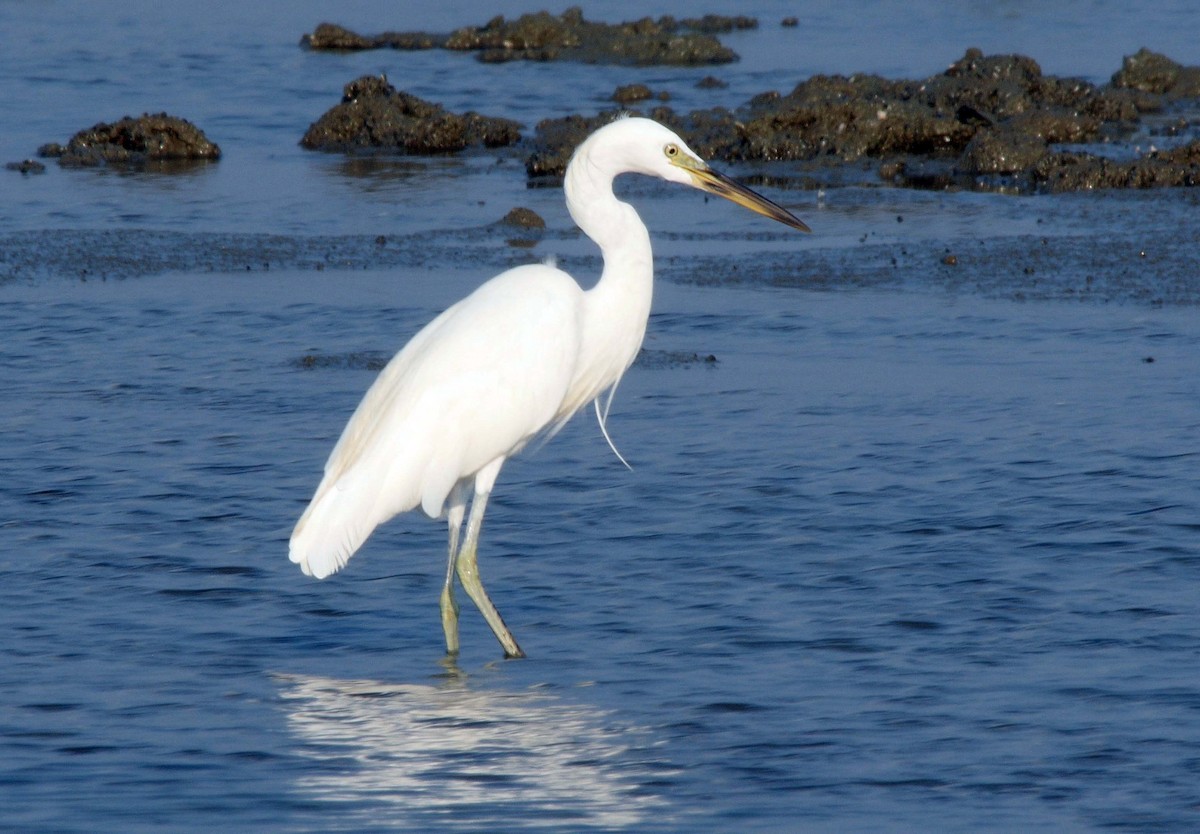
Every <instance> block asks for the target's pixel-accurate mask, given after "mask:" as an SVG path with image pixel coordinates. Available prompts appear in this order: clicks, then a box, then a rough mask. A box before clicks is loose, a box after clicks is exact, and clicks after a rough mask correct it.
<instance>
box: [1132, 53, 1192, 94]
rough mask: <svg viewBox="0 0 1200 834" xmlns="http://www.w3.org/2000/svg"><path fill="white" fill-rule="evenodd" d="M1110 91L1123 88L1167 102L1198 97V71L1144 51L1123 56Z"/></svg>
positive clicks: (1165, 57) (1163, 56)
mask: <svg viewBox="0 0 1200 834" xmlns="http://www.w3.org/2000/svg"><path fill="white" fill-rule="evenodd" d="M1112 85H1113V86H1114V87H1118V88H1119V87H1127V88H1130V89H1134V90H1140V91H1141V92H1144V93H1156V94H1161V95H1167V96H1169V97H1171V98H1196V97H1200V67H1185V66H1182V65H1180V64H1177V63H1175V62H1174V61H1172V60H1171V59H1170V58H1168V57H1167V56H1166V55H1160V54H1159V53H1157V52H1151V51H1150V50H1149V49H1146V48H1145V47H1143V48H1141V49H1139V50H1138V51H1137V53H1136V54H1134V55H1127V56H1125V60H1124V61H1122V63H1121V69H1120V70H1118V71H1117V72H1116V73H1114V74H1113V77H1112Z"/></svg>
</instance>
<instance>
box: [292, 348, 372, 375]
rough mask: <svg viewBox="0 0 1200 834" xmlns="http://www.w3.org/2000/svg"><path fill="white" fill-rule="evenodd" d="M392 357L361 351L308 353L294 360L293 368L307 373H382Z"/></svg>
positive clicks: (370, 351)
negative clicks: (320, 371) (317, 371)
mask: <svg viewBox="0 0 1200 834" xmlns="http://www.w3.org/2000/svg"><path fill="white" fill-rule="evenodd" d="M391 358H392V357H391V356H390V355H388V354H386V353H381V352H379V351H373V350H360V351H354V352H353V353H339V354H328V353H306V354H304V355H303V356H301V357H300V358H299V359H294V360H292V362H291V364H292V366H293V367H296V368H301V369H303V370H306V371H314V370H324V369H329V368H332V369H334V370H348V371H374V372H378V371H382V370H383V369H384V367H385V366H386V365H387V363H388V360H389V359H391Z"/></svg>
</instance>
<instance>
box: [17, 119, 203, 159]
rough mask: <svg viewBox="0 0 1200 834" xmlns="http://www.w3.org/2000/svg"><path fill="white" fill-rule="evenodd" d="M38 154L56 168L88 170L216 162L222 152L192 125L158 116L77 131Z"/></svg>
mask: <svg viewBox="0 0 1200 834" xmlns="http://www.w3.org/2000/svg"><path fill="white" fill-rule="evenodd" d="M38 155H39V156H42V157H51V158H57V159H58V163H59V165H63V166H67V167H71V166H75V167H88V166H96V165H105V164H127V165H144V164H146V163H149V162H178V161H196V160H201V161H209V160H217V159H220V157H221V149H220V148H219V147H218V146H217V145H216V144H214V143H213V142H210V141H209V140H208V137H206V136H205V135H204V132H203V131H202V130H200V129H199V128H198V127H196V126H195V125H193V124H192V123H191V122H189V121H187V120H185V119H180V118H178V117H176V116H168V115H167V114H166V113H157V114H154V115H150V114H145V115H142V116H140V117H138V118H136V119H134V118H131V117H129V116H126V117H125V118H123V119H121V120H120V121H117V122H112V123H111V124H110V123H104V122H101V123H100V124H97V125H95V126H93V127H90V128H88V129H86V130H81V131H79V132H78V133H76V134H75V135H74V136H72V137H71V138H70V140H68V141H67V144H66V145H59V144H57V143H53V142H52V143H50V144H48V145H42V147H40V148H38Z"/></svg>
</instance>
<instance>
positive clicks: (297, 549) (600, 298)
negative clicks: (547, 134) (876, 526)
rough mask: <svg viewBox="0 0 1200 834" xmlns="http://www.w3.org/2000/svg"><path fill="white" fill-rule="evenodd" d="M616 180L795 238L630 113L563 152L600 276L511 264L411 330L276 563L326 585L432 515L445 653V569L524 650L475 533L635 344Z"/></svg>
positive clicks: (647, 257)
mask: <svg viewBox="0 0 1200 834" xmlns="http://www.w3.org/2000/svg"><path fill="white" fill-rule="evenodd" d="M621 173H642V174H649V175H652V176H658V177H661V178H663V179H666V180H671V181H674V182H679V183H682V184H685V185H692V186H694V187H698V188H703V189H704V190H707V191H710V192H712V193H716V194H719V195H721V196H723V197H727V198H729V199H732V200H734V201H735V202H738V203H741V204H742V205H745V206H747V207H748V208H751V209H753V210H754V211H757V212H759V213H761V214H764V215H767V216H769V217H772V218H773V219H776V220H779V221H781V222H783V223H787V224H788V225H790V226H792V227H794V228H798V229H802V230H805V231H807V227H806V226H805V225H804V224H803V223H802V222H801V221H799V220H798V219H796V218H795V217H793V216H792V215H791V214H790V213H789V212H787V211H786V210H784V209H782V208H780V207H779V206H777V205H775V204H774V203H771V202H769V201H768V200H766V199H765V198H763V197H761V196H759V195H757V194H755V193H754V192H752V191H750V190H749V189H746V188H745V187H743V186H740V185H738V184H737V183H735V182H733V181H732V180H729V179H727V178H725V177H724V176H722V175H720V174H718V173H716V172H715V171H713V170H712V169H711V168H709V167H708V166H707V165H705V164H704V163H703V162H701V161H700V160H699V158H698V157H696V155H695V154H694V153H692V152H691V151H690V150H689V149H688V148H687V146H686V145H685V144H684V142H683V140H681V139H680V138H679V137H678V136H676V135H675V134H674V133H673V132H671V131H670V130H668V129H667V128H665V127H663V126H661V125H659V124H657V123H656V122H653V121H650V120H648V119H641V118H628V119H622V120H619V121H616V122H613V123H612V124H610V125H607V126H606V127H603V128H601V129H600V130H598V131H596V132H595V133H594V134H592V136H590V137H589V138H588V139H587V140H586V141H585V142H583V143H582V144H581V145H580V146H579V148H578V149H577V150H576V152H575V155H574V156H573V157H572V160H571V163H570V165H569V166H568V168H567V173H566V178H565V182H564V188H565V191H566V198H567V207H568V209H569V210H570V212H571V216H572V217H573V218H574V220H575V222H576V223H577V224H578V225H579V227H580V228H581V229H582V230H583V231H584V232H585V233H586V234H587V235H588V236H589V237H591V238H592V240H594V241H595V242H596V243H597V244H598V245H599V246H600V249H601V251H602V252H603V254H604V271H603V273H602V275H601V278H600V280H599V282H597V284H596V285H595V286H594V287H593V288H592V289H590V290H586V291H585V290H583V289H581V288H580V286H579V285H578V284H577V283H576V282H575V280H574V279H573V278H571V276H570V275H568V274H567V273H565V272H563V271H562V270H560V269H557V268H555V267H553V266H549V265H545V264H535V265H529V266H522V267H517V268H516V269H510V270H508V271H507V272H504V273H501V274H500V275H498V276H496V277H495V278H493V279H492V280H490V281H488V282H487V283H485V284H483V285H482V286H481V287H479V289H477V290H475V292H473V293H471V294H470V295H469V296H467V297H466V298H464V299H463V300H461V301H459V302H458V303H457V304H455V305H453V306H452V307H450V308H449V309H447V310H446V311H445V312H443V313H442V314H441V315H439V316H438V317H437V318H435V319H434V320H433V321H432V322H430V323H429V324H428V325H426V326H425V327H424V328H423V329H422V330H421V331H420V332H419V333H417V335H416V336H414V337H413V338H412V340H411V341H410V342H409V343H408V344H407V345H405V347H404V348H403V349H402V350H401V351H400V352H399V353H397V354H396V356H395V357H394V358H393V359H392V360H391V362H389V363H388V365H387V367H386V368H384V370H383V371H382V372H381V373H380V375H379V377H378V379H376V380H375V383H374V384H373V385H372V386H371V388H370V390H368V391H367V393H366V396H364V397H363V400H362V402H361V403H360V404H359V406H358V408H357V410H356V411H355V412H354V415H353V416H352V417H351V418H350V422H349V423H348V424H347V425H346V428H345V430H344V431H343V432H342V436H341V438H340V439H339V440H338V442H337V445H336V446H335V447H334V449H333V452H332V454H331V455H330V456H329V460H328V462H327V463H326V464H325V474H324V477H323V478H322V480H321V483H320V485H319V486H318V487H317V490H316V493H315V494H314V495H313V498H312V501H311V503H310V504H309V506H308V509H307V510H305V512H304V514H303V515H302V516H301V517H300V520H299V522H297V524H296V528H295V530H294V531H293V533H292V538H291V544H290V554H289V555H290V557H291V560H292V561H293V562H296V563H298V564H299V565H300V567H301V569H302V570H303V571H304V572H305V573H306V574H310V575H312V576H315V577H317V578H324V577H326V576H328V575H329V574H331V573H333V572H335V571H337V570H339V569H341V568H342V567H344V566H345V565H346V562H347V561H348V560H349V559H350V557H351V556H352V555H354V553H355V551H357V550H358V548H359V547H360V546H361V545H362V544H363V542H364V541H366V539H367V537H368V536H370V535H371V532H372V531H373V530H374V529H375V528H376V527H377V526H378V525H380V524H382V523H384V522H385V521H387V520H388V519H390V518H392V517H393V516H395V515H397V514H398V513H402V512H405V511H408V510H411V509H414V508H416V507H417V506H420V507H421V508H422V509H423V510H424V512H425V513H426V514H427V515H429V516H430V517H438V516H441V515H443V514H445V515H447V517H448V519H449V525H450V554H449V561H448V564H447V571H446V582H445V585H444V587H443V591H442V602H441V607H442V624H443V629H444V631H445V636H446V645H447V650H448V651H449V652H450V653H452V654H453V653H455V652H457V650H458V627H457V620H458V617H457V615H458V606H457V603H456V602H455V601H454V594H453V580H454V576H455V575H456V574H457V576H458V577H459V579H460V581H461V582H462V584H463V587H464V589H465V590H466V591H467V593H468V594H469V595H470V596H471V598H472V599H473V600H474V601H475V603H476V605H477V606H478V607H479V608H480V610H481V612H482V613H483V614H484V616H485V618H486V619H487V620H488V623H489V625H490V626H491V627H492V630H493V632H494V633H495V634H496V637H497V639H499V640H500V642H501V644H502V645H503V647H504V650H505V653H506V654H507V655H508V656H511V657H519V656H522V655H523V652H522V651H521V649H520V647H519V646H517V643H516V641H515V640H514V639H513V637H512V634H511V633H510V632H509V630H508V628H507V627H506V626H505V625H504V623H503V620H501V619H500V616H499V613H498V612H497V611H496V610H495V606H494V605H492V603H491V600H490V599H488V597H487V594H486V592H485V591H484V589H483V584H482V582H481V581H480V580H479V575H478V567H477V561H476V546H477V541H478V534H479V527H480V525H481V524H482V520H483V512H484V508H485V507H486V504H487V498H488V495H489V494H490V493H491V489H492V486H493V484H494V482H495V479H496V477H497V475H498V474H499V471H500V467H501V466H502V465H503V463H504V461H505V460H506V459H507V458H509V457H511V456H512V455H514V454H516V453H517V452H519V451H520V450H521V449H522V448H523V447H524V446H525V445H526V444H527V443H529V441H530V440H531V439H533V438H535V437H537V436H539V435H542V434H546V433H553V432H554V431H556V430H557V429H558V428H559V427H561V426H562V425H563V424H564V423H565V422H566V421H567V420H569V419H570V418H571V416H572V415H573V414H574V413H575V412H576V411H578V410H579V408H580V407H582V406H584V405H586V404H587V403H589V402H591V401H593V400H595V399H597V398H598V397H599V396H600V395H601V394H603V393H604V392H605V391H606V390H609V389H611V388H612V387H613V386H615V385H616V384H617V382H618V381H619V380H620V378H621V376H622V375H623V374H624V373H625V371H626V369H628V367H629V366H630V364H631V363H632V362H633V360H634V357H636V355H637V352H638V349H639V348H640V347H641V343H642V337H643V336H644V335H645V330H646V322H647V319H648V317H649V314H650V300H651V295H652V285H653V264H652V256H651V250H650V239H649V235H648V233H647V232H646V227H645V226H644V225H643V224H642V222H641V219H640V218H639V217H638V215H637V213H636V212H635V211H634V210H633V208H632V207H631V206H629V205H628V204H626V203H622V202H621V201H619V200H617V198H616V197H615V196H614V195H613V191H612V182H613V179H614V177H616V176H617V175H618V174H621ZM606 436H607V434H606ZM472 493H474V499H473V501H472V503H471V517H470V521H469V522H468V526H467V536H466V539H465V540H464V541H463V544H462V547H461V549H460V548H458V546H457V545H458V538H459V530H460V528H461V523H462V520H463V516H464V513H465V507H466V503H467V501H468V499H469V498H470V496H471V494H472Z"/></svg>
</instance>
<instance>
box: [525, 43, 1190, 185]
mask: <svg viewBox="0 0 1200 834" xmlns="http://www.w3.org/2000/svg"><path fill="white" fill-rule="evenodd" d="M1198 79H1200V68H1194V67H1181V66H1180V65H1178V64H1176V63H1175V62H1173V61H1170V59H1167V58H1164V57H1163V56H1158V55H1155V54H1154V53H1150V52H1147V51H1145V50H1143V51H1141V52H1139V53H1138V54H1137V55H1135V56H1133V57H1131V58H1127V59H1126V60H1125V66H1124V67H1123V69H1122V70H1121V72H1118V73H1117V74H1116V76H1114V78H1113V82H1112V83H1111V84H1108V85H1101V86H1097V85H1095V84H1092V83H1089V82H1087V81H1084V80H1081V79H1076V78H1059V77H1054V76H1046V75H1044V74H1043V73H1042V71H1041V67H1040V66H1039V65H1038V64H1037V62H1036V61H1034V60H1033V59H1032V58H1028V57H1026V56H1022V55H994V56H986V55H984V54H983V53H982V52H980V51H979V50H977V49H970V50H967V52H966V54H965V55H964V56H963V57H962V58H961V59H960V60H958V61H956V62H955V63H954V64H952V65H951V66H950V67H949V68H948V69H947V70H946V71H945V72H944V73H942V74H941V75H937V76H933V77H931V78H927V79H924V80H889V79H886V78H881V77H879V76H876V75H853V76H824V75H819V76H814V77H812V78H810V79H808V80H807V81H804V82H802V83H801V84H798V85H797V86H796V87H795V88H794V89H793V90H792V91H791V92H790V93H788V94H786V95H781V94H779V93H763V94H761V95H759V96H756V97H755V98H753V99H751V100H750V101H749V102H748V103H747V104H746V105H744V106H743V107H741V108H739V109H737V110H734V111H731V110H725V109H720V108H717V109H712V110H698V111H693V112H691V113H688V114H679V113H676V112H674V111H673V110H671V109H670V108H667V107H663V106H657V107H654V108H653V109H652V110H651V111H650V112H648V113H647V115H649V116H651V117H653V118H656V119H658V120H659V121H662V122H664V123H665V124H667V125H669V126H670V127H672V128H673V129H675V130H677V131H678V132H680V133H681V134H682V135H683V136H684V138H685V139H686V140H687V141H688V144H689V145H691V146H692V148H693V149H695V150H696V151H697V152H698V153H700V154H701V155H703V156H705V157H709V158H718V159H724V160H732V161H757V162H773V161H787V162H798V163H805V164H806V165H808V166H809V167H810V168H812V167H822V166H824V167H832V166H838V165H841V166H843V167H844V164H845V163H852V162H859V161H862V160H871V161H875V162H876V163H877V164H878V173H879V175H880V176H881V177H882V178H883V179H884V180H886V181H888V182H891V183H893V184H896V185H901V186H909V187H918V188H970V189H981V190H987V189H1001V190H1013V191H1036V190H1050V191H1063V190H1076V189H1092V188H1129V187H1152V186H1161V185H1191V184H1195V182H1196V180H1197V176H1198V174H1200V171H1197V169H1196V163H1195V160H1196V158H1197V156H1198V155H1200V151H1198V150H1197V148H1196V146H1195V143H1193V144H1192V145H1187V146H1184V147H1182V148H1176V149H1175V150H1172V151H1152V152H1150V153H1148V154H1146V155H1145V156H1142V157H1139V158H1130V159H1124V160H1120V159H1111V158H1108V157H1111V156H1112V154H1111V153H1110V154H1107V155H1106V156H1105V158H1101V157H1094V156H1092V155H1091V154H1088V153H1086V152H1083V151H1082V150H1080V149H1079V148H1078V147H1077V146H1079V145H1086V144H1107V145H1109V146H1110V147H1118V146H1119V145H1120V143H1122V142H1128V141H1129V138H1130V137H1132V136H1134V135H1135V134H1136V133H1137V132H1138V131H1143V130H1144V129H1145V125H1144V122H1145V120H1146V119H1147V118H1148V117H1155V118H1164V114H1166V113H1167V112H1168V108H1170V107H1172V106H1173V103H1174V102H1177V101H1178V100H1180V99H1181V98H1188V97H1193V98H1194V97H1196V96H1197V95H1200V80H1198ZM615 115H616V114H615V113H613V112H610V113H602V114H599V115H598V116H595V117H582V116H570V117H567V118H564V119H555V120H549V121H546V122H543V123H541V124H539V125H538V127H537V134H536V137H535V139H534V149H533V152H532V153H531V154H530V156H529V158H528V160H527V164H526V167H527V169H528V172H529V174H530V175H531V176H542V175H555V176H557V175H561V174H562V172H563V170H564V169H565V166H566V163H567V161H568V160H569V159H570V154H571V151H572V149H573V148H574V146H575V145H576V144H578V142H579V141H581V140H582V139H583V137H584V136H586V135H587V133H589V132H590V131H591V130H593V129H595V128H596V127H598V126H599V125H600V124H603V123H605V122H607V121H610V120H611V119H612V118H614V117H615ZM1189 129H1190V124H1189V122H1188V121H1187V120H1186V119H1180V120H1177V121H1176V123H1174V124H1173V126H1171V128H1170V130H1169V133H1170V134H1171V135H1172V136H1178V135H1179V134H1181V133H1183V132H1186V131H1187V130H1189ZM1063 145H1067V146H1072V147H1071V148H1070V149H1065V148H1063V147H1061V146H1063ZM1129 155H1130V156H1132V155H1133V154H1132V150H1130V152H1129Z"/></svg>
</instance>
